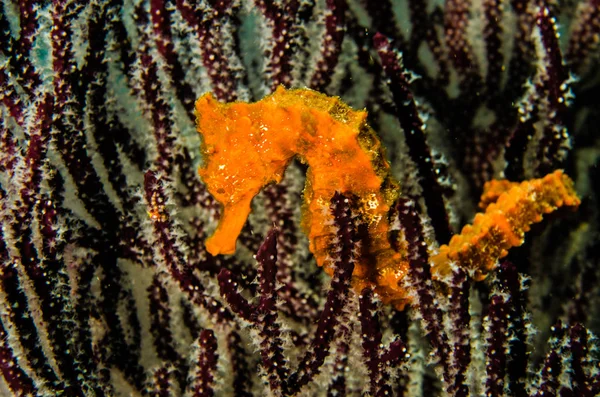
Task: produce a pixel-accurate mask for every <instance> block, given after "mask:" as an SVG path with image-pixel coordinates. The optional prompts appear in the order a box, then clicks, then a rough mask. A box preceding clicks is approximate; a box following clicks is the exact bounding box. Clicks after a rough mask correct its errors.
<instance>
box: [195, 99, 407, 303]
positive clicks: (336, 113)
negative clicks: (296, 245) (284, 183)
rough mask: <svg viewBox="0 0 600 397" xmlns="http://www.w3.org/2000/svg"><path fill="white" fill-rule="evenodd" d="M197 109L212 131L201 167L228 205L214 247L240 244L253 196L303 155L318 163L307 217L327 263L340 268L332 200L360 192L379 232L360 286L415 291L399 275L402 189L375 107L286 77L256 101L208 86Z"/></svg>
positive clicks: (389, 292)
mask: <svg viewBox="0 0 600 397" xmlns="http://www.w3.org/2000/svg"><path fill="white" fill-rule="evenodd" d="M196 115H197V120H196V121H197V127H198V131H199V132H200V133H201V134H202V137H203V142H202V147H201V151H202V154H203V157H204V165H203V167H201V168H200V170H199V173H200V176H201V177H202V179H203V180H204V182H205V184H206V186H207V187H208V190H209V192H210V193H211V194H212V195H213V196H214V197H215V199H216V200H217V201H219V202H220V203H221V205H222V206H223V213H222V216H221V219H220V221H219V224H218V226H217V229H216V231H215V233H214V234H213V235H212V236H211V237H209V238H208V239H207V241H206V248H207V250H208V252H210V253H211V254H213V255H218V254H233V253H234V252H235V245H236V240H237V237H238V235H239V233H240V231H241V229H242V227H243V225H244V223H245V222H246V219H247V217H248V214H249V213H250V204H251V200H252V198H253V197H254V196H255V195H256V194H257V193H258V192H259V191H260V190H261V189H262V188H263V187H264V186H265V185H267V184H269V183H279V182H280V181H281V179H282V177H283V174H284V172H285V169H286V167H287V166H288V165H289V163H290V162H291V161H292V159H293V158H295V157H296V158H299V160H300V161H302V162H303V163H305V164H307V165H308V171H307V176H306V185H305V188H304V204H303V208H302V213H303V216H302V226H303V228H304V230H305V232H306V234H307V235H308V238H309V244H310V245H309V249H310V250H311V252H312V253H313V254H314V256H315V258H316V261H317V264H318V265H319V266H322V267H323V269H324V270H325V272H327V273H328V274H329V275H332V274H333V271H334V268H333V264H332V263H331V261H330V253H331V248H332V244H333V242H334V240H335V233H334V231H333V230H332V229H331V226H330V224H331V220H332V219H331V215H330V214H329V211H328V208H329V203H330V200H331V198H332V197H333V195H334V194H335V192H336V191H338V192H341V193H351V194H353V195H355V196H356V197H358V201H359V208H358V209H357V211H358V213H359V214H360V217H361V220H362V221H364V222H365V223H366V224H367V225H368V234H369V237H370V239H369V248H368V252H366V253H363V255H362V258H361V260H360V261H358V262H357V263H356V264H355V267H354V272H353V277H352V280H353V281H352V283H353V287H354V288H355V289H356V290H362V288H364V287H366V286H371V287H374V288H375V289H376V292H377V293H378V295H379V296H380V297H381V299H382V300H384V301H385V302H390V303H398V304H401V303H402V302H405V301H406V292H405V291H404V289H403V288H402V287H400V286H399V281H400V280H401V279H402V278H403V277H404V275H405V273H406V269H407V267H406V264H405V263H404V262H405V261H404V260H402V258H401V255H400V254H399V253H396V252H395V251H394V250H393V249H392V247H391V245H390V243H389V240H388V232H389V229H390V225H389V221H388V212H389V209H390V206H391V205H392V203H393V202H394V201H395V200H396V199H397V198H398V195H399V190H400V189H399V185H398V183H397V182H396V181H395V180H394V178H393V177H392V176H391V173H390V164H389V163H388V161H387V160H386V158H385V154H384V151H383V147H382V145H381V143H380V141H379V138H378V137H377V134H376V133H375V131H374V130H373V129H372V128H371V127H370V126H369V125H368V124H367V121H366V120H367V112H366V111H362V110H353V109H352V108H351V107H350V106H348V105H346V104H345V103H343V102H342V101H341V100H340V99H339V98H338V97H330V96H327V95H325V94H321V93H319V92H317V91H313V90H310V89H292V90H286V89H285V88H283V87H279V88H278V89H277V90H276V91H275V92H274V93H273V94H271V95H269V96H267V97H265V98H263V99H262V100H260V101H259V102H256V103H244V102H235V103H220V102H218V101H217V100H215V98H214V97H213V96H212V95H211V94H210V93H208V94H205V95H203V96H202V97H201V98H200V99H198V101H197V102H196Z"/></svg>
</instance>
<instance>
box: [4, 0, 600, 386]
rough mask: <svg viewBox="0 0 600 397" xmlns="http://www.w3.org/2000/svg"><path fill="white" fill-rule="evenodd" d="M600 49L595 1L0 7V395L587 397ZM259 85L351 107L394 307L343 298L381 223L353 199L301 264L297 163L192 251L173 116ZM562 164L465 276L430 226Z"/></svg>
mask: <svg viewBox="0 0 600 397" xmlns="http://www.w3.org/2000/svg"><path fill="white" fill-rule="evenodd" d="M558 22H560V24H559V23H558ZM559 34H560V36H559ZM598 34H600V14H599V13H598V0H575V1H568V2H559V3H557V2H550V1H545V0H511V1H508V0H498V1H488V0H481V1H480V0H473V1H465V0H445V1H438V0H398V1H396V0H394V1H389V0H382V1H362V0H359V1H344V0H315V1H312V0H308V1H295V0H291V1H287V0H286V1H277V2H273V1H262V0H218V1H217V0H214V1H213V0H207V1H196V0H98V1H92V2H81V1H76V0H51V1H50V0H21V1H15V0H3V1H2V2H0V374H1V376H0V395H16V396H30V395H35V396H56V395H60V394H62V395H68V396H85V397H87V396H116V395H144V396H145V395H148V396H179V395H199V396H211V395H225V396H228V395H237V396H249V395H291V394H298V395H325V394H328V395H374V396H377V395H398V396H406V397H413V396H431V395H450V396H467V395H511V396H542V395H544V396H549V395H554V396H557V395H561V396H570V395H575V396H586V397H587V396H594V395H597V394H599V388H600V379H599V376H598V341H597V340H596V338H595V336H594V333H596V334H597V333H598V331H599V330H600V323H599V322H598V319H599V318H600V315H599V314H600V310H599V308H600V301H599V300H598V296H600V294H598V286H599V285H600V283H599V282H598V280H600V273H599V271H600V270H599V269H600V266H599V264H598V258H600V243H599V242H598V237H597V236H598V230H600V226H599V225H600V212H598V208H599V207H600V206H599V205H598V202H599V197H600V190H599V189H600V188H599V187H600V173H599V172H598V169H600V167H598V165H599V164H600V161H599V160H598V159H599V158H600V155H599V150H598V149H597V148H598V147H599V144H598V134H597V126H598V125H599V122H600V117H599V115H600V105H599V104H598V92H599V87H600V85H599V84H598V81H599V80H598V70H600V69H599V68H598V60H599V58H600V57H599V54H600V52H599V50H600V48H599V40H597V38H598ZM563 54H564V56H563ZM282 84H283V85H285V86H286V87H290V88H303V89H304V88H309V89H312V90H316V91H318V92H322V93H324V94H327V97H326V98H331V97H339V98H341V99H340V100H332V103H337V104H338V105H339V106H341V107H342V108H344V106H342V105H341V104H342V102H341V101H343V103H347V104H349V106H351V108H352V109H366V110H367V111H368V116H366V117H367V118H366V124H368V125H369V126H371V127H372V129H373V130H376V131H377V132H378V136H379V139H380V141H381V145H382V146H385V147H386V148H387V150H386V153H385V161H386V162H387V164H389V168H387V166H386V167H383V168H382V169H385V173H386V175H387V174H389V175H391V176H393V178H394V179H395V180H397V181H398V186H400V188H401V190H400V191H399V192H400V193H401V194H399V195H398V196H397V197H396V196H394V199H393V200H392V199H390V200H389V202H386V205H387V206H389V210H390V211H389V213H388V214H386V215H389V237H390V240H389V241H390V246H391V248H392V250H393V251H394V252H397V253H398V256H400V257H401V258H402V261H403V262H402V263H403V266H404V267H405V269H406V273H405V276H404V277H403V278H402V281H401V285H398V287H399V288H402V291H405V292H407V293H408V299H410V302H411V304H410V306H408V307H407V308H406V310H404V311H402V312H400V311H396V310H394V309H393V308H392V307H391V306H390V305H383V304H382V302H381V298H380V297H377V296H375V293H374V291H373V290H371V289H370V288H365V289H360V288H359V287H358V288H351V287H352V283H353V281H352V279H353V277H352V272H354V271H355V270H354V269H356V268H357V266H360V265H361V252H364V250H365V249H366V247H367V246H366V245H365V244H366V243H368V241H369V235H371V234H373V233H374V232H376V231H377V230H372V231H371V232H370V231H369V222H368V220H369V219H365V218H368V217H365V216H363V215H364V200H362V199H361V198H360V197H359V196H358V195H354V194H351V192H352V190H349V191H346V192H345V193H338V194H333V192H332V193H331V195H327V198H326V199H324V200H323V202H322V203H321V204H322V205H321V210H322V212H321V213H320V215H319V216H321V217H322V220H323V221H324V222H326V223H327V225H326V226H327V227H328V229H329V230H328V233H330V234H331V233H334V234H335V237H336V238H337V239H332V240H331V246H330V247H328V248H327V249H326V250H323V251H318V250H314V252H316V253H317V255H316V257H315V255H313V253H312V252H311V251H310V242H311V240H315V239H314V238H307V236H306V234H305V233H304V230H305V229H306V228H303V225H302V214H301V208H302V205H303V204H302V189H303V186H304V184H305V182H306V179H307V178H308V179H310V178H312V177H315V175H313V176H312V177H311V175H310V173H307V168H306V166H305V165H304V164H301V163H300V162H297V161H291V162H290V164H289V165H288V167H287V170H286V172H285V175H283V177H282V179H281V182H280V183H278V184H269V185H267V186H266V187H265V188H264V189H263V190H262V191H261V192H260V193H258V194H257V195H256V197H254V199H253V201H252V204H251V208H252V212H251V213H250V215H249V216H248V220H247V222H246V223H245V224H244V226H243V227H242V228H241V231H240V232H239V236H238V239H237V246H236V248H237V249H236V252H235V255H227V256H224V255H216V256H213V255H211V253H210V252H208V251H207V250H206V246H205V241H206V239H207V237H208V236H210V234H211V233H212V232H213V231H214V230H215V228H216V227H217V225H218V221H219V219H220V217H221V216H222V214H221V213H220V212H221V211H222V208H221V206H220V203H219V202H217V201H216V200H214V198H213V197H212V196H211V194H210V193H209V192H208V190H207V187H206V185H205V184H204V183H203V182H202V179H201V178H200V177H199V176H198V174H197V169H198V167H199V166H206V164H203V163H202V160H201V157H202V154H201V153H200V147H201V145H202V144H203V143H202V142H201V139H200V136H199V135H198V134H197V132H196V128H195V114H194V101H195V100H196V98H198V97H200V96H201V95H203V94H204V93H207V92H211V93H213V95H214V98H215V100H216V101H219V102H233V101H241V102H240V103H252V102H255V101H257V100H260V99H261V98H264V97H268V96H269V95H271V94H273V92H275V90H276V88H277V87H279V86H280V85H282ZM356 114H363V113H362V112H356ZM300 125H302V123H300ZM377 145H379V144H377ZM375 148H376V149H375ZM361 151H362V150H361ZM372 154H373V155H377V156H381V150H380V149H379V146H374V153H372ZM373 158H374V157H373ZM381 159H382V161H381V162H380V164H383V163H384V162H383V159H384V157H383V156H382V157H381ZM370 161H371V160H369V163H370ZM374 168H375V169H377V167H374ZM369 169H370V168H368V169H367V171H368V170H369ZM558 169H563V170H564V173H565V174H568V175H570V176H572V177H573V179H574V188H575V190H576V191H577V193H578V195H579V196H580V197H581V205H580V206H579V209H578V211H576V212H571V211H560V213H556V214H553V215H552V216H548V217H546V216H545V218H546V219H545V221H544V222H543V223H542V224H541V225H536V226H532V228H531V231H529V232H527V234H526V238H525V241H524V243H523V244H522V245H521V246H520V247H518V248H512V249H508V247H505V246H504V244H496V245H495V246H496V247H501V246H502V247H503V249H506V250H507V251H508V255H506V256H505V257H503V258H501V259H500V260H499V262H498V263H497V265H496V264H495V261H492V260H491V259H490V260H489V261H488V260H487V259H485V261H484V262H485V263H486V265H489V264H491V263H492V262H494V265H495V268H494V271H492V272H490V273H489V275H488V277H487V278H486V279H485V280H484V281H482V282H474V279H473V277H475V276H478V275H477V274H476V273H475V272H473V268H471V267H470V266H471V265H470V264H468V263H461V260H462V259H461V254H460V253H459V252H460V249H461V248H462V245H461V246H460V247H455V245H456V243H452V242H451V241H450V239H451V237H452V235H455V234H459V233H458V232H459V230H460V229H461V228H462V227H463V225H465V224H467V223H469V222H470V221H471V219H472V218H473V216H475V212H476V210H475V208H476V205H477V202H478V200H479V196H480V195H481V192H482V190H483V189H484V187H485V186H486V182H490V181H496V182H493V183H492V185H491V186H490V185H489V184H488V185H487V186H490V188H485V189H486V190H485V193H484V195H483V197H482V205H483V207H486V208H487V209H486V211H491V209H492V208H496V209H497V208H503V210H506V211H505V212H504V214H505V215H503V216H504V217H506V218H507V219H506V220H509V219H508V218H511V219H512V215H514V209H518V208H527V207H528V206H529V205H533V206H534V207H535V205H536V204H532V203H531V202H530V200H529V199H530V198H531V196H530V195H528V194H527V193H524V194H522V193H523V191H522V190H519V189H523V188H524V187H527V186H530V187H535V189H538V188H539V189H541V191H542V192H544V189H545V188H547V189H550V190H551V191H557V189H558V188H559V187H560V186H562V185H563V184H564V185H565V186H569V185H568V184H567V183H566V180H565V179H564V178H563V177H562V176H559V174H552V172H553V171H554V170H558ZM548 174H550V176H546V175H548ZM320 175H323V174H320ZM543 178H552V179H551V180H550V181H549V183H547V184H545V185H544V184H542V185H541V186H540V185H539V182H536V181H538V180H543ZM505 179H507V180H510V181H512V182H510V183H509V182H502V183H499V182H497V181H499V180H505ZM378 183H379V182H378ZM528 184H529V185H528ZM380 185H381V183H379V184H378V185H377V188H380ZM511 189H517V191H519V192H520V193H518V194H515V195H514V198H519V201H518V204H516V203H517V202H515V201H514V198H511V199H508V200H507V203H508V204H509V205H504V204H503V205H500V201H502V200H503V199H499V197H500V196H502V195H508V192H509V191H510V190H511ZM568 189H569V188H568ZM392 190H394V191H395V189H392ZM354 191H356V189H354ZM545 194H546V193H544V195H545ZM563 195H564V198H565V200H564V203H563V204H565V205H567V204H575V203H574V202H571V203H568V202H567V200H566V199H569V198H573V197H572V196H573V194H572V191H571V190H566V191H564V192H563ZM511 196H512V194H511ZM545 197H546V199H548V204H551V205H558V201H555V200H554V199H553V198H552V197H551V196H545ZM387 199H388V198H385V200H387ZM550 201H554V202H553V203H550ZM492 203H495V204H492ZM386 211H387V209H386ZM534 212H538V209H536V210H535V211H534ZM542 212H543V211H542ZM305 213H311V214H312V213H313V211H308V210H307V211H306V212H305ZM517 218H519V219H521V218H522V219H535V217H533V218H532V217H531V216H525V217H520V216H519V217H517ZM515 219H516V218H515ZM478 222H479V221H475V224H479V223H478ZM314 223H315V224H317V223H321V221H319V222H314ZM509 223H510V220H509ZM481 224H485V222H483V223H481ZM517 229H519V230H521V229H523V230H524V226H523V225H519V226H518V228H517ZM473 230H475V231H477V230H478V226H476V227H475V229H472V231H473ZM519 230H517V232H518V231H519ZM480 231H483V229H482V230H480ZM488 231H489V230H488ZM471 233H472V232H471ZM467 234H469V233H467ZM500 234H501V235H502V236H506V237H511V236H510V234H509V233H505V232H503V233H500ZM515 234H516V235H517V237H518V239H517V238H515V239H514V241H513V242H515V243H516V242H517V240H519V242H520V239H521V234H520V232H518V233H515ZM379 235H380V236H383V235H384V233H380V234H379ZM465 235H466V234H465ZM469 235H470V237H471V238H473V237H475V241H474V243H475V245H474V246H473V247H476V248H477V252H480V251H481V250H480V248H482V240H481V239H480V238H479V237H478V236H479V234H477V236H475V235H472V234H469ZM487 235H490V234H489V233H488V234H487ZM385 236H386V237H388V233H385ZM484 236H486V234H484ZM455 241H460V242H461V244H462V243H463V241H462V240H460V238H458V240H455ZM469 242H470V240H469V241H467V243H469ZM446 245H447V248H440V247H446ZM511 245H512V244H511ZM438 248H440V252H439V253H438V252H437V251H436V250H437V249H438ZM455 248H457V249H458V250H457V249H455ZM367 251H368V250H367ZM321 253H327V254H328V255H329V257H330V262H329V263H330V265H329V270H328V271H329V272H330V273H331V274H332V277H329V276H327V275H325V274H324V272H323V271H321V269H320V268H319V267H318V266H317V265H318V263H319V260H320V259H319V258H320V257H323V258H324V257H325V255H321ZM369 253H370V254H375V252H373V251H371V252H369ZM502 253H503V252H502V251H501V250H500V252H499V253H498V252H497V253H496V254H498V255H500V254H502ZM255 254H256V258H254V257H253V256H254V255H255ZM436 255H439V258H440V261H441V262H443V263H444V264H446V263H447V264H449V267H448V268H446V267H445V266H444V267H443V268H444V269H447V270H448V273H445V274H444V276H443V277H435V272H436V270H435V269H436V266H434V267H433V269H432V268H431V266H430V264H431V263H435V258H436ZM469 255H470V254H469ZM470 256H471V255H470ZM446 258H448V259H446ZM490 258H491V257H490ZM467 262H468V261H467ZM457 264H460V265H461V266H464V267H461V266H456V265H457ZM437 268H439V266H437ZM368 269H370V268H368ZM355 287H356V286H355Z"/></svg>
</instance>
